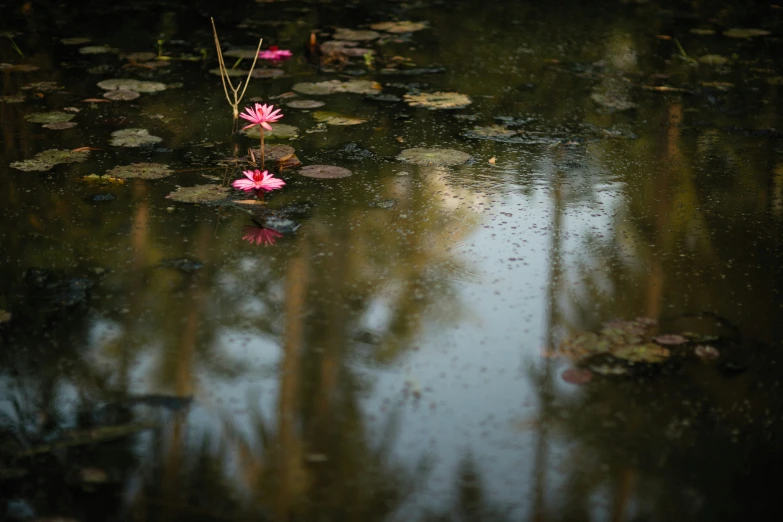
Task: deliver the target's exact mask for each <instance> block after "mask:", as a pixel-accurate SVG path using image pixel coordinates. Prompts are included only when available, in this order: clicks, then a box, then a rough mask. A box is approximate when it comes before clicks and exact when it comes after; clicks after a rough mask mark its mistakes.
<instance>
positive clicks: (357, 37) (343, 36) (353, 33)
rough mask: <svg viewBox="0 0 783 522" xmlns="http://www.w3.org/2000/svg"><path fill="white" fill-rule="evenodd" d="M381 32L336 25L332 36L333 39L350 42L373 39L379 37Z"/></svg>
mask: <svg viewBox="0 0 783 522" xmlns="http://www.w3.org/2000/svg"><path fill="white" fill-rule="evenodd" d="M380 36H381V34H380V33H379V32H377V31H369V30H362V29H346V28H345V27H338V28H337V29H335V31H334V35H333V36H332V38H334V39H335V40H349V41H352V42H363V41H368V40H375V39H376V38H378V37H380Z"/></svg>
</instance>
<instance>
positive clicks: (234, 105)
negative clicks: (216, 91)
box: [210, 18, 264, 139]
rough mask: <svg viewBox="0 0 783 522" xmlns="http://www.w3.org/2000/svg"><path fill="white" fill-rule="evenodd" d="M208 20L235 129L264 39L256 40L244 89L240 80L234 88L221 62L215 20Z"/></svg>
mask: <svg viewBox="0 0 783 522" xmlns="http://www.w3.org/2000/svg"><path fill="white" fill-rule="evenodd" d="M210 20H211V21H212V34H213V35H215V47H216V48H217V56H218V63H219V64H220V79H221V80H222V82H223V92H224V93H225V94H226V100H227V101H228V104H229V105H231V109H232V111H233V116H234V128H236V127H237V120H238V119H239V104H240V103H241V102H242V98H243V97H244V96H245V91H246V90H247V86H248V84H249V83H250V76H251V75H252V74H253V69H254V68H255V66H256V62H257V61H258V53H259V52H260V51H261V44H262V43H263V41H264V39H263V38H260V39H259V40H258V49H256V55H255V58H253V65H251V66H250V71H248V73H247V78H246V79H245V86H244V88H243V87H242V80H240V81H239V83H238V84H237V86H236V87H234V84H233V83H231V78H230V77H229V76H228V70H227V69H226V64H225V62H224V61H223V51H222V50H221V49H220V41H219V40H218V34H217V29H216V28H215V19H214V18H210ZM229 87H230V88H231V94H232V96H233V98H234V99H233V100H232V99H231V98H232V96H229V94H228V91H229ZM240 89H242V92H241V93H240V92H239V90H240ZM262 139H263V132H262Z"/></svg>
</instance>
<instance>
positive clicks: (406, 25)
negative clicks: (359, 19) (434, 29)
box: [370, 20, 429, 33]
mask: <svg viewBox="0 0 783 522" xmlns="http://www.w3.org/2000/svg"><path fill="white" fill-rule="evenodd" d="M428 26H429V22H411V21H410V20H403V21H401V22H378V23H377V24H372V25H371V26H370V28H372V29H375V30H376V31H385V32H387V33H412V32H414V31H421V30H422V29H426V28H427V27H428Z"/></svg>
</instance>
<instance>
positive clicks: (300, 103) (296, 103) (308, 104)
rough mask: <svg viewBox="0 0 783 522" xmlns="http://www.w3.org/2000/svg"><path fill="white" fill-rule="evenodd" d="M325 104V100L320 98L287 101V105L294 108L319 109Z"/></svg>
mask: <svg viewBox="0 0 783 522" xmlns="http://www.w3.org/2000/svg"><path fill="white" fill-rule="evenodd" d="M324 105H326V104H325V103H324V102H322V101H318V100H291V101H290V102H288V103H286V106H287V107H291V108H292V109H317V108H318V107H323V106H324Z"/></svg>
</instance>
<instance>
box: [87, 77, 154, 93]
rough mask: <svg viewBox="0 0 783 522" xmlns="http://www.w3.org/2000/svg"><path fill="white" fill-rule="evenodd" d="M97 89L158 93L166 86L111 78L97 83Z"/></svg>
mask: <svg viewBox="0 0 783 522" xmlns="http://www.w3.org/2000/svg"><path fill="white" fill-rule="evenodd" d="M98 87H100V88H101V89H103V90H105V91H115V90H118V89H122V90H125V91H136V92H160V91H165V90H166V84H165V83H160V82H148V81H144V80H133V79H130V78H113V79H111V80H103V81H102V82H98Z"/></svg>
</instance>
